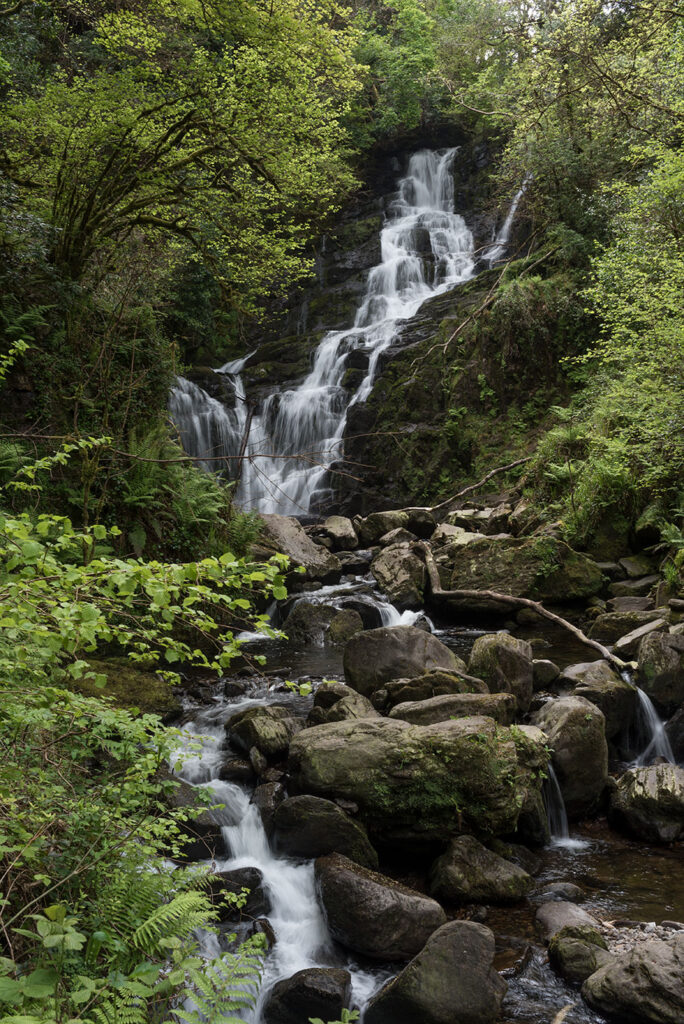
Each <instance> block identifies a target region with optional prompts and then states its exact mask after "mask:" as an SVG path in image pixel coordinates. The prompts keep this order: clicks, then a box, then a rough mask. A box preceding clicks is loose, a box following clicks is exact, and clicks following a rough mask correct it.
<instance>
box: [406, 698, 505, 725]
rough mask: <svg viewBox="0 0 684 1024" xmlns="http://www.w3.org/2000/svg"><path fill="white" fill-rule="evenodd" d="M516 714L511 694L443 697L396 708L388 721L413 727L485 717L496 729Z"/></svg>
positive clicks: (413, 702) (416, 701)
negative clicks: (392, 719) (496, 726)
mask: <svg viewBox="0 0 684 1024" xmlns="http://www.w3.org/2000/svg"><path fill="white" fill-rule="evenodd" d="M515 713H516V702H515V697H514V696H513V694H512V693H444V694H440V695H439V696H437V697H428V699H427V700H412V701H405V702H404V703H402V704H396V705H395V707H393V708H392V710H391V711H390V713H389V717H390V718H399V719H401V721H403V722H413V723H414V724H415V725H433V724H434V723H435V722H448V721H449V719H450V718H469V717H471V716H472V715H486V716H487V717H488V718H493V719H494V721H495V722H498V723H499V725H512V724H513V722H514V721H515Z"/></svg>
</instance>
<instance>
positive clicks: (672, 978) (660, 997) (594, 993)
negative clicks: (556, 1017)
mask: <svg viewBox="0 0 684 1024" xmlns="http://www.w3.org/2000/svg"><path fill="white" fill-rule="evenodd" d="M582 995H583V996H584V998H585V999H586V1001H587V1002H588V1003H589V1005H590V1006H592V1007H593V1008H594V1009H595V1010H599V1011H600V1012H601V1013H603V1014H605V1015H606V1016H607V1017H608V1018H609V1019H611V1020H615V1021H620V1022H622V1021H629V1024H681V1022H682V1020H684V932H675V933H674V935H673V936H672V938H671V939H668V940H667V941H664V940H663V939H660V938H653V939H648V940H647V941H646V942H642V943H638V944H637V945H635V946H634V948H633V949H631V950H630V951H629V952H628V953H623V954H622V955H621V956H618V957H617V958H616V959H615V960H614V961H613V963H609V964H606V965H605V966H604V967H601V968H600V969H599V970H598V971H596V972H595V973H594V974H592V975H591V976H590V977H589V978H587V980H586V981H585V982H584V985H583V986H582Z"/></svg>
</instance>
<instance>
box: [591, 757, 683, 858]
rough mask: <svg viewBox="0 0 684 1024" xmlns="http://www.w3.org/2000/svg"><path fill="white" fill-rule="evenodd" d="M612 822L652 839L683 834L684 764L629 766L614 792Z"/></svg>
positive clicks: (669, 840)
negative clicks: (683, 766)
mask: <svg viewBox="0 0 684 1024" xmlns="http://www.w3.org/2000/svg"><path fill="white" fill-rule="evenodd" d="M609 820H610V823H611V824H612V825H613V826H614V827H616V828H619V829H621V830H623V831H626V832H628V833H629V834H630V835H634V836H638V838H640V839H646V840H647V841H648V842H652V843H672V842H675V841H676V840H677V839H682V838H684V768H678V767H677V766H676V765H673V764H654V765H649V766H648V767H644V768H630V769H629V771H626V772H625V773H624V775H622V776H621V778H620V779H619V780H618V784H617V787H616V789H615V790H614V791H613V793H612V794H611V799H610V811H609Z"/></svg>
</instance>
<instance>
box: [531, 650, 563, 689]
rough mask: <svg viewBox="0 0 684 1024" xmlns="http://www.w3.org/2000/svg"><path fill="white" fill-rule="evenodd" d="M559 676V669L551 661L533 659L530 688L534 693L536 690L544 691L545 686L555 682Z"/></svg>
mask: <svg viewBox="0 0 684 1024" xmlns="http://www.w3.org/2000/svg"><path fill="white" fill-rule="evenodd" d="M559 675H560V669H559V668H558V665H556V663H555V662H553V661H548V660H547V659H546V658H535V659H534V661H533V662H532V686H533V687H534V691H535V693H536V692H537V691H538V690H545V689H546V687H547V686H550V685H551V683H553V682H555V680H556V679H558V676H559Z"/></svg>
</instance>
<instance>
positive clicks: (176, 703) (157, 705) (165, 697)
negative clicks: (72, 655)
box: [70, 658, 182, 721]
mask: <svg viewBox="0 0 684 1024" xmlns="http://www.w3.org/2000/svg"><path fill="white" fill-rule="evenodd" d="M90 667H91V668H92V670H93V672H97V673H99V674H102V675H105V676H106V677H107V683H106V685H105V687H104V689H100V687H98V686H95V684H94V683H93V682H91V681H90V680H87V679H75V680H72V682H71V684H70V685H71V687H72V689H74V690H77V691H78V693H82V694H84V695H85V696H86V697H102V696H106V697H107V696H108V697H112V698H113V700H114V703H115V704H118V705H119V706H120V707H123V708H137V709H138V711H140V712H141V714H144V715H147V714H152V715H160V716H161V717H162V718H163V719H164V721H170V720H172V719H173V718H175V717H176V716H177V715H179V714H180V713H181V711H182V705H181V702H180V700H179V699H178V697H177V696H176V694H175V693H174V689H173V686H172V684H171V683H169V682H168V680H166V679H162V677H161V676H160V675H158V674H157V673H156V672H149V671H145V670H143V669H140V668H138V667H137V666H136V665H132V664H131V662H130V661H126V659H125V658H108V659H97V660H94V659H93V660H92V661H91V662H90Z"/></svg>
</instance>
